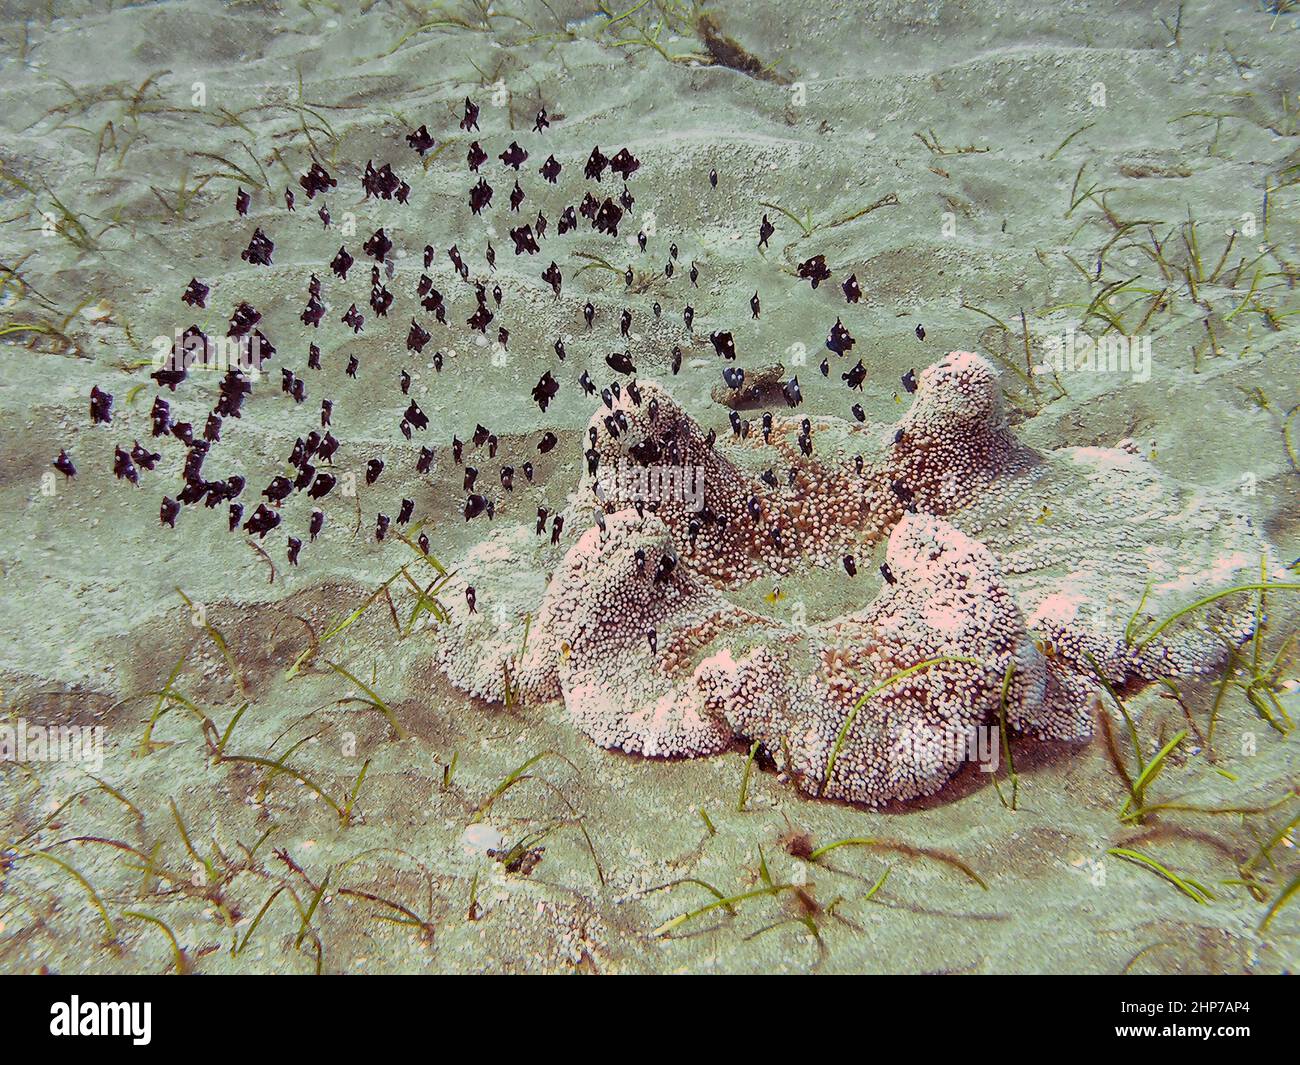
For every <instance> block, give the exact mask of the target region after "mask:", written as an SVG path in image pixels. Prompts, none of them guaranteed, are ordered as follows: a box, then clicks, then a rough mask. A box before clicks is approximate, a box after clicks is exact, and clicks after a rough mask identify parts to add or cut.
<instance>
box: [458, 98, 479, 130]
mask: <svg viewBox="0 0 1300 1065" xmlns="http://www.w3.org/2000/svg"><path fill="white" fill-rule="evenodd" d="M460 128H461V129H463V130H464V131H465V132H466V133H468V132H469V131H470V130H471V129H474V130H476V129H478V104H476V103H474V101H473V100H471V99H470V98H469V97H468V96H466V97H465V117H464V118H462V119H461V120H460Z"/></svg>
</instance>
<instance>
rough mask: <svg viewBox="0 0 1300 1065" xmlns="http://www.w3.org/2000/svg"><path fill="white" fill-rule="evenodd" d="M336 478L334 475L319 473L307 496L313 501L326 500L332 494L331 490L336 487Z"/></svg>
mask: <svg viewBox="0 0 1300 1065" xmlns="http://www.w3.org/2000/svg"><path fill="white" fill-rule="evenodd" d="M335 483H336V482H335V478H334V475H333V474H332V473H318V474H317V475H316V480H314V481H313V482H312V485H311V487H310V488H308V489H307V495H308V496H310V497H311V498H312V499H324V498H325V497H326V496H327V495H329V493H330V489H331V488H333V487H334V485H335Z"/></svg>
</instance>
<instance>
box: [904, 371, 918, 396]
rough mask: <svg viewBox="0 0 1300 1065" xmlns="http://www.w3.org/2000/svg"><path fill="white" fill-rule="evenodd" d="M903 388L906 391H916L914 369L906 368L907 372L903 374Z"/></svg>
mask: <svg viewBox="0 0 1300 1065" xmlns="http://www.w3.org/2000/svg"><path fill="white" fill-rule="evenodd" d="M903 388H904V389H905V390H906V391H907V392H915V391H916V371H915V370H908V371H907V373H905V374H903Z"/></svg>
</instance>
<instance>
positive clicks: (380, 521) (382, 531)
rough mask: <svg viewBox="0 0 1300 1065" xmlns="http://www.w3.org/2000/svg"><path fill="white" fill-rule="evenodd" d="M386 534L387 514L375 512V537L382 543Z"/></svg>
mask: <svg viewBox="0 0 1300 1065" xmlns="http://www.w3.org/2000/svg"><path fill="white" fill-rule="evenodd" d="M387 535H388V515H387V514H376V515H375V539H376V540H378V541H380V542H381V543H382V542H383V539H384V537H385V536H387Z"/></svg>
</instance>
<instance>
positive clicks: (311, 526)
mask: <svg viewBox="0 0 1300 1065" xmlns="http://www.w3.org/2000/svg"><path fill="white" fill-rule="evenodd" d="M323 528H325V512H324V511H323V510H313V511H312V512H311V520H310V521H309V522H308V523H307V532H308V533H309V534H310V535H311V538H312V539H313V540H315V539H316V537H318V536H319V535H320V531H321V529H323Z"/></svg>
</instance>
